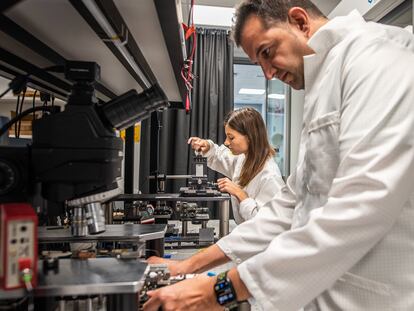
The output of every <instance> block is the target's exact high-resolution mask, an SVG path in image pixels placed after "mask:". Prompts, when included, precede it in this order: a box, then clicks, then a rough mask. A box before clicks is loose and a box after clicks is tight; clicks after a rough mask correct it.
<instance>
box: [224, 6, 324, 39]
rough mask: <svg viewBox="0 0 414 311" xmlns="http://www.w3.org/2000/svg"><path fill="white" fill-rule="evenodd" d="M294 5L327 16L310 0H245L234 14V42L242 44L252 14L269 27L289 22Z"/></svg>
mask: <svg viewBox="0 0 414 311" xmlns="http://www.w3.org/2000/svg"><path fill="white" fill-rule="evenodd" d="M293 7H301V8H303V9H305V10H306V11H307V12H308V13H309V14H310V15H312V16H315V17H325V15H324V14H323V13H322V12H321V11H320V10H319V9H318V8H317V7H316V6H315V5H314V4H313V3H312V2H311V1H310V0H244V1H243V2H242V3H240V5H239V6H238V7H237V9H236V13H235V15H234V18H235V21H234V24H233V29H232V36H233V40H234V42H235V43H236V45H237V46H240V43H241V34H242V31H243V27H244V24H245V23H246V21H247V19H248V18H249V17H250V15H251V14H254V15H256V16H258V17H260V18H261V19H262V20H263V22H264V26H265V28H268V27H270V26H271V25H272V24H275V23H278V22H287V21H288V12H289V9H291V8H293Z"/></svg>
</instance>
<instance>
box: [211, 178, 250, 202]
mask: <svg viewBox="0 0 414 311" xmlns="http://www.w3.org/2000/svg"><path fill="white" fill-rule="evenodd" d="M217 186H218V188H219V190H220V191H221V192H227V193H228V194H230V195H233V196H235V197H236V198H237V199H238V200H239V202H241V201H243V200H244V199H247V198H248V197H249V196H248V195H247V193H246V192H245V191H244V190H243V189H241V188H240V186H238V185H237V184H235V183H234V182H232V181H231V180H230V179H228V178H226V177H225V178H220V179H217Z"/></svg>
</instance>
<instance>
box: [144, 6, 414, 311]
mask: <svg viewBox="0 0 414 311" xmlns="http://www.w3.org/2000/svg"><path fill="white" fill-rule="evenodd" d="M234 38H235V42H236V44H238V45H241V46H242V48H243V49H244V51H245V52H246V53H247V54H248V56H249V58H250V59H251V61H252V62H254V63H258V64H259V65H260V66H261V67H262V68H263V71H264V73H265V76H266V78H268V79H271V78H273V77H276V78H278V79H280V80H282V81H284V82H285V83H287V84H289V85H290V86H292V87H293V88H295V89H304V90H305V105H304V116H303V124H302V133H301V142H300V148H299V157H298V165H297V167H296V171H295V173H294V174H293V175H292V176H290V177H289V180H288V185H287V187H286V188H285V189H284V191H282V193H279V194H277V195H276V196H275V198H274V200H273V201H272V202H271V204H269V205H267V206H265V207H264V208H262V209H261V210H260V211H259V213H258V214H257V215H256V217H255V218H253V219H251V220H249V221H247V222H245V223H243V224H241V225H240V226H238V227H237V228H236V229H235V231H237V234H235V235H232V234H230V235H229V236H228V237H225V238H223V239H222V240H221V241H220V242H219V244H218V245H219V247H218V248H217V249H218V251H217V252H216V254H215V256H216V257H214V258H213V259H212V260H211V261H210V264H204V266H203V267H204V268H208V267H211V262H213V263H222V262H224V261H225V260H223V258H231V259H233V260H235V261H236V262H237V263H240V262H241V264H240V265H238V267H237V268H234V269H232V270H230V271H229V272H228V274H227V275H226V276H221V279H219V280H217V279H216V278H208V277H199V278H197V279H195V280H188V281H183V282H180V283H177V284H176V285H174V286H169V287H165V288H163V289H160V290H157V291H154V292H152V293H150V296H151V297H152V298H151V300H150V301H149V302H148V303H147V304H146V306H145V309H146V310H156V309H155V308H157V307H158V306H159V305H162V306H163V308H164V310H203V309H210V310H215V309H217V310H219V309H220V308H221V306H219V304H218V303H216V302H215V299H216V298H219V300H220V301H221V303H222V306H230V305H231V304H232V301H231V300H232V299H230V298H232V295H230V298H229V295H228V294H229V293H230V294H235V295H236V296H237V300H244V299H254V300H255V301H256V302H257V303H258V304H259V305H260V306H261V307H262V308H263V309H265V310H283V311H284V310H298V309H300V308H302V307H305V310H391V309H393V310H414V200H413V199H414V36H413V35H412V34H410V33H408V32H407V31H405V30H402V29H398V28H395V27H389V26H384V25H379V24H375V23H367V22H365V21H364V20H363V18H362V17H361V16H360V14H359V13H358V12H356V11H354V12H352V13H351V14H349V15H348V16H345V17H338V18H334V19H332V20H331V21H329V20H327V19H326V18H325V17H324V16H323V15H322V14H321V13H320V12H319V11H318V10H317V9H316V8H315V7H313V5H312V4H311V3H310V2H309V1H307V0H248V1H245V2H244V3H242V4H241V6H240V7H239V9H238V10H237V12H236V24H235V27H234ZM289 208H294V212H293V217H292V219H291V227H290V228H286V216H284V215H287V214H284V213H283V212H281V211H283V209H289ZM200 256H202V254H200ZM200 258H202V257H200ZM203 260H206V259H202V260H201V261H200V262H202V261H203ZM207 261H208V260H207ZM200 270H202V269H200ZM214 284H222V285H221V286H222V287H224V288H225V289H226V291H227V292H226V293H227V294H226V295H227V296H226V297H224V298H223V295H222V292H220V289H218V287H216V288H214ZM223 302H224V303H223Z"/></svg>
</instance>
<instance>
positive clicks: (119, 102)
mask: <svg viewBox="0 0 414 311" xmlns="http://www.w3.org/2000/svg"><path fill="white" fill-rule="evenodd" d="M168 106H169V103H168V100H167V97H166V96H165V94H164V92H163V91H162V89H161V88H160V87H159V85H158V84H154V85H153V86H152V87H150V88H149V89H146V90H144V91H143V92H142V93H140V94H138V93H137V91H136V90H130V91H128V92H126V93H124V94H122V95H121V96H119V97H117V98H115V99H113V100H111V101H109V102H107V103H105V104H103V105H102V106H100V110H101V112H102V114H103V115H104V117H105V119H106V120H107V122H108V123H109V124H110V126H111V127H113V128H116V129H117V130H122V129H124V128H127V127H129V126H132V125H134V124H135V123H137V122H139V121H141V120H143V119H146V118H148V117H149V116H150V115H151V112H153V111H155V110H158V109H164V108H167V107H168Z"/></svg>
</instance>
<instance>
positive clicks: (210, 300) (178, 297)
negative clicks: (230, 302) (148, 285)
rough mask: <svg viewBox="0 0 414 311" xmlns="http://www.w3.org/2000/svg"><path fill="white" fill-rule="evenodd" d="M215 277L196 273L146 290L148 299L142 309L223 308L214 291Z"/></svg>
mask: <svg viewBox="0 0 414 311" xmlns="http://www.w3.org/2000/svg"><path fill="white" fill-rule="evenodd" d="M215 283H216V278H215V277H207V276H204V275H198V276H196V277H195V278H193V279H189V280H184V281H181V282H178V283H176V284H174V285H171V286H166V287H163V288H160V289H157V290H155V291H150V292H148V293H147V294H148V296H149V297H150V299H149V300H148V301H147V302H146V303H145V304H144V311H158V309H159V307H162V310H163V311H181V310H182V311H184V310H185V311H201V310H208V311H219V310H223V307H221V306H220V305H219V304H218V303H217V301H216V295H215V293H214V284H215Z"/></svg>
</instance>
